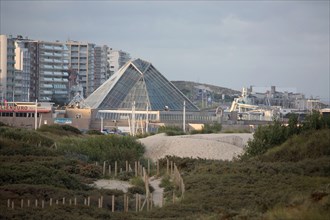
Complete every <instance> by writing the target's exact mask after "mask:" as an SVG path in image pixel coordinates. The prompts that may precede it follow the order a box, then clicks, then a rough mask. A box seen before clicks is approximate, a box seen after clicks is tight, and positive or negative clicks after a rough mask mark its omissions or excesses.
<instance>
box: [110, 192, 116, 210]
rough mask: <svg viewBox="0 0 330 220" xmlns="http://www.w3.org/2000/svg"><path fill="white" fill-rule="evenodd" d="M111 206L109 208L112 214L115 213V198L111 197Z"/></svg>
mask: <svg viewBox="0 0 330 220" xmlns="http://www.w3.org/2000/svg"><path fill="white" fill-rule="evenodd" d="M111 203H112V205H111V208H112V212H114V211H115V196H114V195H112V201H111Z"/></svg>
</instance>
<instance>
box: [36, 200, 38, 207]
mask: <svg viewBox="0 0 330 220" xmlns="http://www.w3.org/2000/svg"><path fill="white" fill-rule="evenodd" d="M35 206H36V207H38V200H37V199H36V201H35Z"/></svg>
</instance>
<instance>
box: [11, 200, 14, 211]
mask: <svg viewBox="0 0 330 220" xmlns="http://www.w3.org/2000/svg"><path fill="white" fill-rule="evenodd" d="M11 208H12V209H15V203H14V201H12V202H11Z"/></svg>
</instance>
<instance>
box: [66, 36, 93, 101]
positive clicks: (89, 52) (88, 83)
mask: <svg viewBox="0 0 330 220" xmlns="http://www.w3.org/2000/svg"><path fill="white" fill-rule="evenodd" d="M66 45H67V47H68V49H69V68H70V74H77V76H78V79H77V82H78V83H79V84H80V85H81V86H82V87H83V90H84V92H83V93H84V94H83V96H84V97H87V96H88V95H90V94H91V93H92V92H93V91H94V49H95V44H91V43H84V42H78V41H67V42H66Z"/></svg>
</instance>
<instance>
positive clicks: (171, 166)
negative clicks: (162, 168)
mask: <svg viewBox="0 0 330 220" xmlns="http://www.w3.org/2000/svg"><path fill="white" fill-rule="evenodd" d="M170 168H171V176H172V175H173V161H171V167H170Z"/></svg>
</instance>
